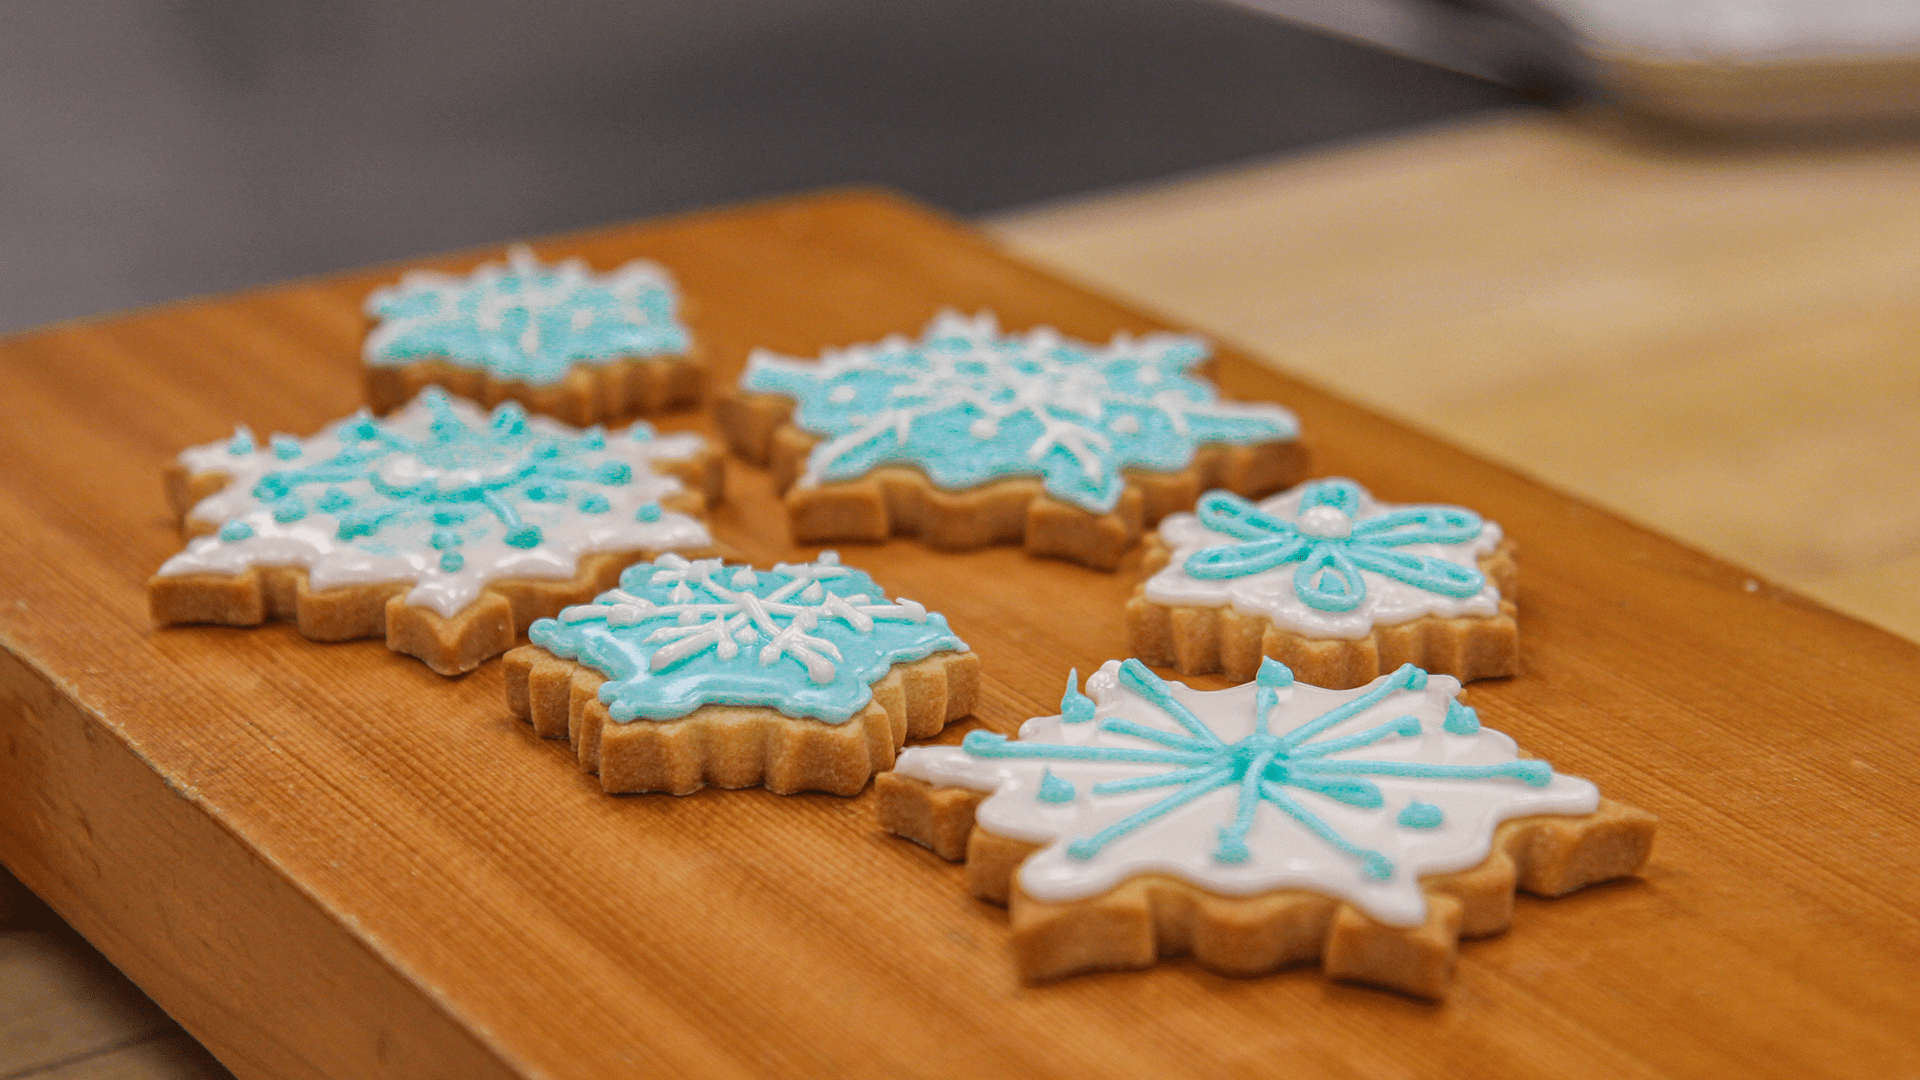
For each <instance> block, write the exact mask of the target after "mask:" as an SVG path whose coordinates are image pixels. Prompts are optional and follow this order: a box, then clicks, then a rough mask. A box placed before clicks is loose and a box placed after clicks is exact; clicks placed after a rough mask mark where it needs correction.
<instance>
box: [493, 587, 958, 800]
mask: <svg viewBox="0 0 1920 1080" xmlns="http://www.w3.org/2000/svg"><path fill="white" fill-rule="evenodd" d="M528 636H529V637H530V638H531V639H532V641H533V644H532V645H529V646H526V647H525V648H520V649H515V650H514V651H513V652H511V653H508V654H507V669H506V671H507V702H508V706H509V708H510V709H511V710H512V711H513V712H514V714H515V715H517V716H519V717H521V718H522V719H525V720H528V721H530V722H531V723H532V724H533V726H534V729H535V730H536V731H537V732H539V734H541V735H543V736H545V737H547V738H550V739H570V740H571V741H572V743H573V748H574V751H575V754H576V757H577V758H578V760H579V763H580V767H581V768H582V769H584V770H585V771H587V772H589V773H594V774H596V775H598V777H599V778H600V784H601V786H602V787H603V788H605V789H606V790H607V791H609V792H636V791H664V792H669V793H672V794H675V795H684V794H687V793H689V792H692V791H695V790H697V789H699V788H700V787H703V786H705V785H707V784H712V785H714V786H715V787H723V788H741V787H753V786H755V785H764V786H766V787H767V788H769V789H771V790H772V791H775V792H779V793H781V794H786V793H790V792H795V791H825V792H830V793H833V794H836V795H852V794H855V793H857V792H859V791H860V790H861V789H862V788H864V787H866V784H867V781H868V779H870V778H871V777H872V776H873V774H874V772H875V771H877V770H880V769H885V768H888V767H890V766H891V765H892V764H893V762H894V755H895V752H896V751H898V750H899V748H900V747H901V746H903V745H905V743H906V740H907V739H908V738H909V737H912V738H924V737H926V736H929V735H936V734H938V733H939V732H940V730H941V729H942V728H944V727H945V726H946V725H947V724H948V723H950V722H951V721H954V720H957V719H959V718H960V717H962V716H965V715H966V714H967V713H969V712H971V711H973V702H974V697H975V695H976V693H977V691H978V687H979V682H980V675H979V671H980V665H979V660H978V658H977V657H975V655H974V654H973V653H972V652H971V651H969V650H968V648H967V645H966V643H965V642H963V641H961V640H960V639H959V638H958V637H956V636H954V634H953V631H952V630H950V629H949V628H948V627H947V621H946V619H945V618H944V617H942V616H940V615H939V614H936V613H934V612H930V611H928V610H927V609H926V608H924V607H922V606H921V605H919V604H917V603H915V602H913V601H912V600H908V599H906V598H904V597H901V598H898V599H894V600H889V599H887V597H886V596H885V595H884V594H883V593H882V592H881V589H880V587H879V585H877V584H875V583H874V580H873V579H872V578H871V577H868V576H867V575H866V574H864V573H862V572H861V571H859V570H855V569H853V568H852V567H848V566H843V565H841V564H840V559H839V556H838V555H836V554H835V553H834V552H831V551H828V552H823V553H821V555H820V557H819V558H817V559H815V560H814V561H813V562H810V563H796V564H786V563H783V564H780V565H778V566H775V567H774V568H773V569H771V570H756V569H754V568H753V567H750V566H731V565H726V564H723V563H722V562H721V561H720V560H719V559H698V560H688V559H684V558H681V557H679V556H677V555H663V556H661V557H660V558H659V559H657V560H655V561H654V562H652V563H651V564H641V565H637V566H633V567H630V568H629V569H628V570H627V572H626V573H625V574H623V575H622V576H621V579H620V587H619V588H617V589H612V590H609V591H608V592H606V593H603V594H601V595H600V596H599V597H598V598H597V599H595V600H594V602H593V603H591V604H581V605H578V606H575V607H570V608H568V609H566V610H565V611H562V612H561V613H560V615H559V617H558V618H556V619H542V620H541V621H539V622H537V623H535V624H534V625H533V629H532V631H531V632H530V633H529V634H528Z"/></svg>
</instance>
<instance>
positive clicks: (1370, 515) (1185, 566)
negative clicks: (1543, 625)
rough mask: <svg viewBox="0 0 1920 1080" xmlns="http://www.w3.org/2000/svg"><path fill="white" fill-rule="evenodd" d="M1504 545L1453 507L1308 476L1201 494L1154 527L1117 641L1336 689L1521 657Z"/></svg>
mask: <svg viewBox="0 0 1920 1080" xmlns="http://www.w3.org/2000/svg"><path fill="white" fill-rule="evenodd" d="M1513 554H1514V551H1513V544H1512V543H1511V542H1510V541H1509V540H1507V538H1506V537H1505V535H1504V534H1502V532H1501V531H1500V526H1498V525H1495V524H1494V523H1493V522H1490V521H1486V520H1484V519H1483V518H1481V517H1480V515H1478V514H1476V513H1474V512H1473V511H1471V510H1466V509H1463V508H1461V507H1458V506H1431V505H1418V506H1397V505H1389V504H1385V503H1381V502H1378V501H1376V500H1375V499H1374V498H1373V496H1372V495H1370V494H1368V493H1367V491H1366V490H1365V489H1363V488H1362V487H1361V486H1360V485H1358V484H1356V483H1354V482H1353V481H1351V480H1344V479H1337V478H1336V479H1328V480H1314V481H1311V482H1309V483H1306V484H1302V485H1300V486H1299V487H1297V488H1295V489H1293V490H1291V491H1287V492H1282V493H1281V494H1279V495H1276V496H1274V497H1273V498H1270V499H1266V500H1264V501H1262V502H1260V503H1258V504H1255V503H1252V502H1249V501H1248V500H1246V499H1243V498H1241V497H1239V496H1238V495H1235V494H1233V493H1231V492H1226V491H1210V492H1208V493H1207V494H1205V495H1203V496H1201V497H1200V503H1199V507H1198V509H1197V510H1196V511H1195V512H1194V513H1191V514H1184V513H1183V514H1173V515H1170V516H1169V517H1168V518H1167V519H1166V520H1165V521H1163V522H1161V524H1160V530H1159V532H1158V534H1156V535H1155V536H1152V537H1149V538H1148V540H1147V544H1146V555H1145V558H1144V560H1143V564H1144V567H1143V568H1144V569H1145V570H1146V572H1147V573H1148V575H1149V576H1148V578H1147V579H1146V580H1145V581H1144V582H1142V583H1141V585H1140V587H1139V588H1138V589H1137V590H1135V592H1134V594H1133V597H1132V599H1130V600H1129V601H1128V602H1127V646H1128V648H1130V649H1132V650H1133V653H1134V655H1135V656H1138V657H1139V658H1140V659H1142V660H1144V661H1146V662H1147V663H1149V664H1165V665H1168V666H1170V667H1172V668H1174V669H1175V670H1176V671H1179V672H1181V673H1182V674H1186V675H1204V674H1207V673H1209V672H1214V671H1219V672H1223V673H1225V674H1226V676H1227V677H1228V678H1230V679H1235V680H1242V681H1244V680H1246V679H1251V678H1253V675H1254V672H1255V671H1257V670H1259V667H1260V663H1261V661H1262V659H1264V658H1271V659H1275V660H1278V661H1280V662H1281V663H1283V664H1286V665H1287V666H1288V667H1290V668H1291V669H1293V671H1294V672H1295V674H1296V675H1298V676H1299V678H1300V679H1301V681H1303V682H1308V683H1311V684H1313V685H1315V686H1327V687H1333V688H1335V689H1347V688H1350V687H1355V686H1360V685H1362V684H1364V683H1367V682H1370V681H1372V680H1373V679H1375V678H1377V677H1379V676H1380V675H1383V674H1385V673H1387V672H1389V671H1393V670H1395V669H1396V668H1398V667H1400V665H1402V664H1415V665H1418V666H1420V667H1422V668H1425V669H1427V670H1429V671H1433V672H1437V673H1440V674H1445V675H1452V676H1454V677H1455V678H1458V679H1460V680H1462V681H1470V680H1473V679H1484V678H1492V677H1498V676H1503V675H1513V674H1515V673H1516V672H1518V670H1519V665H1520V635H1519V626H1518V624H1517V622H1516V620H1515V615H1516V609H1515V606H1514V602H1513V596H1514V586H1515V583H1516V579H1517V578H1518V576H1519V571H1518V568H1517V566H1516V564H1515V562H1514V557H1513Z"/></svg>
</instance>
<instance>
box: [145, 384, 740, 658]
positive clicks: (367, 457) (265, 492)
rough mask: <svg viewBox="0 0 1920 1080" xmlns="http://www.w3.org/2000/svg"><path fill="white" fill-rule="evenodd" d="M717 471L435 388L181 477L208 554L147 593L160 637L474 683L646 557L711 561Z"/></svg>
mask: <svg viewBox="0 0 1920 1080" xmlns="http://www.w3.org/2000/svg"><path fill="white" fill-rule="evenodd" d="M718 470H719V460H718V458H717V457H716V456H715V455H714V454H713V453H712V452H711V451H710V450H709V449H708V447H707V446H706V443H705V441H704V440H702V439H701V438H700V437H699V436H697V435H668V436H659V435H656V434H655V433H654V432H653V430H652V429H651V428H649V427H647V426H646V425H645V424H635V425H634V426H633V427H631V428H628V429H626V430H623V431H614V432H607V431H603V430H601V429H599V428H590V429H587V430H584V431H582V430H579V429H577V428H572V427H568V426H567V425H565V424H561V423H558V422H556V421H553V420H548V419H545V418H543V417H530V416H528V415H527V414H526V411H525V410H524V409H522V408H521V407H520V406H519V405H518V404H515V403H512V402H509V403H506V404H503V405H501V406H499V407H498V408H496V409H494V410H493V412H492V413H491V414H488V413H485V412H482V411H481V410H480V409H478V408H476V407H475V406H473V405H472V404H470V403H468V402H466V401H462V400H460V399H458V398H454V397H451V396H449V395H448V394H446V393H445V392H443V391H441V390H438V389H428V390H426V391H425V392H423V393H422V394H421V395H420V397H419V398H418V399H416V400H415V401H414V402H413V403H412V404H410V405H408V406H407V407H406V408H404V409H401V410H400V411H399V412H397V413H395V414H393V415H392V416H389V417H386V418H384V419H380V418H375V417H373V416H370V415H367V414H366V413H365V412H362V413H361V414H359V415H357V416H351V417H348V418H347V419H345V420H341V421H339V422H337V423H334V424H332V425H330V426H328V427H327V428H325V429H323V430H322V431H321V432H320V433H319V434H317V435H313V436H310V437H308V438H304V439H302V438H295V437H294V436H291V435H275V436H273V437H272V438H271V439H267V440H264V441H263V440H260V439H257V438H255V437H254V435H253V433H252V432H251V431H249V430H248V429H247V428H245V427H242V428H240V429H239V430H238V431H237V432H236V433H235V434H234V436H233V438H231V439H229V440H226V441H223V442H216V443H209V444H207V445H205V446H196V447H194V448H192V449H190V450H187V451H185V452H183V453H182V454H181V455H180V457H179V460H178V461H177V462H176V464H175V465H174V467H173V468H172V470H171V471H170V473H169V476H168V484H167V489H168V497H169V499H170V500H171V501H172V503H173V506H174V509H175V512H176V513H179V514H180V515H181V516H182V518H183V519H184V526H185V528H186V530H187V532H188V533H190V534H192V535H194V536H195V539H193V540H191V541H190V542H189V543H188V544H187V548H186V550H185V551H183V552H181V553H180V554H178V555H175V556H174V557H173V558H171V559H169V560H167V562H166V563H165V565H163V566H161V567H160V571H159V573H158V574H156V575H155V576H154V577H153V578H152V579H151V580H150V581H149V582H148V596H149V602H150V604H151V607H152V613H153V619H154V621H155V623H157V624H159V625H161V626H168V625H172V624H176V623H224V624H228V625H238V626H251V625H254V624H257V623H260V622H263V621H265V620H267V619H289V620H292V621H294V622H296V623H297V624H298V625H299V628H300V632H301V633H303V634H305V635H306V636H308V637H310V638H315V639H317V640H322V641H341V640H346V639H349V638H359V637H381V636H384V637H385V638H386V639H387V644H388V645H389V646H391V647H392V648H394V649H395V650H397V651H399V652H404V653H408V654H410V655H413V656H417V657H419V658H421V659H422V660H425V661H426V662H427V664H428V666H430V667H432V668H433V669H434V670H435V671H438V672H440V673H441V674H443V675H454V674H458V673H460V672H463V671H467V670H470V669H472V668H473V667H475V666H477V665H478V664H479V663H480V662H481V661H483V660H485V659H486V658H487V657H489V656H494V655H497V654H499V653H501V652H504V651H505V650H506V649H508V648H510V647H511V646H512V645H513V641H514V638H515V636H516V634H517V633H519V632H520V631H521V630H524V629H525V627H526V626H527V624H529V623H531V622H532V621H533V620H534V619H536V618H538V617H540V616H542V615H550V614H553V613H554V612H557V611H559V610H560V609H561V608H562V607H565V606H566V605H568V604H571V603H576V602H579V601H581V600H585V599H588V598H589V597H591V596H593V595H594V594H595V593H597V592H599V591H600V590H602V589H604V588H606V587H607V586H608V585H611V584H612V583H613V582H614V581H615V580H617V579H618V575H619V572H620V569H621V567H623V566H625V565H627V564H628V563H630V562H633V561H635V560H636V559H643V558H644V559H650V558H652V557H653V556H655V555H656V554H659V553H661V552H666V551H694V552H696V553H698V552H704V551H706V550H708V549H710V548H711V547H712V544H713V539H712V537H711V536H710V535H708V533H707V529H706V526H705V525H703V524H702V523H701V522H700V520H699V519H698V518H697V517H694V516H690V512H691V513H703V512H704V509H705V505H706V501H707V496H708V495H709V494H711V495H712V496H714V497H718V494H719V480H720V474H719V471H718ZM689 484H691V485H693V486H691V487H690V486H689Z"/></svg>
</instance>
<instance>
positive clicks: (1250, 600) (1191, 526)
mask: <svg viewBox="0 0 1920 1080" xmlns="http://www.w3.org/2000/svg"><path fill="white" fill-rule="evenodd" d="M1305 490H1306V486H1305V485H1301V486H1300V487H1296V488H1293V489H1291V490H1288V491H1284V492H1281V493H1280V494H1278V495H1275V496H1273V497H1272V498H1270V499H1267V500H1265V501H1263V502H1261V503H1259V504H1258V506H1259V507H1260V509H1261V510H1262V511H1264V512H1265V513H1267V514H1270V515H1272V516H1273V517H1276V518H1279V519H1281V520H1283V521H1287V522H1290V523H1292V524H1293V525H1294V526H1295V527H1296V528H1299V529H1300V531H1301V532H1302V533H1303V534H1306V535H1309V536H1318V535H1324V534H1326V533H1328V532H1329V531H1332V532H1333V533H1335V534H1336V535H1344V532H1342V531H1341V530H1340V529H1338V528H1332V527H1331V526H1329V525H1326V524H1323V523H1322V522H1320V521H1319V520H1318V518H1316V515H1325V516H1328V517H1341V518H1342V519H1343V520H1344V515H1340V514H1339V512H1338V511H1332V510H1330V509H1329V508H1327V507H1315V508H1313V509H1311V510H1308V511H1307V513H1306V514H1305V515H1302V514H1301V513H1300V510H1299V507H1300V499H1301V496H1302V495H1303V494H1304V492H1305ZM1360 505H1361V513H1360V515H1359V516H1360V517H1363V518H1364V517H1372V516H1374V515H1376V514H1384V513H1389V512H1391V511H1394V510H1401V509H1406V508H1407V507H1408V506H1411V505H1416V504H1399V503H1382V502H1377V501H1375V500H1374V498H1373V496H1372V495H1371V494H1367V493H1364V492H1363V494H1362V496H1361V501H1360ZM1303 517H1304V520H1303ZM1346 528H1347V529H1350V528H1351V525H1350V524H1347V525H1346ZM1500 538H1501V532H1500V526H1498V525H1495V524H1494V523H1493V522H1491V521H1489V522H1486V523H1485V526H1484V527H1483V528H1482V529H1481V530H1480V535H1479V536H1477V537H1475V538H1474V539H1472V540H1470V541H1468V542H1466V543H1464V544H1407V545H1405V546H1403V547H1398V548H1395V549H1394V550H1395V551H1401V552H1405V553H1406V554H1409V555H1426V556H1431V557H1433V558H1436V559H1445V560H1446V561H1448V562H1451V563H1457V564H1458V565H1460V566H1465V567H1469V568H1471V569H1475V570H1478V569H1479V567H1480V558H1481V557H1482V556H1484V555H1490V554H1492V553H1493V551H1494V549H1496V548H1498V547H1499V546H1500ZM1160 539H1161V540H1162V541H1163V542H1165V543H1166V545H1167V547H1168V548H1169V549H1171V550H1172V553H1173V557H1172V559H1171V560H1170V561H1169V562H1168V563H1167V565H1166V566H1164V567H1162V568H1161V570H1160V572H1159V573H1157V574H1154V575H1153V576H1152V577H1150V578H1148V579H1147V585H1146V597H1147V599H1148V600H1151V601H1153V602H1154V603H1156V604H1165V605H1168V606H1169V607H1225V606H1228V605H1231V606H1232V607H1233V609H1234V610H1235V611H1238V612H1240V613H1241V614H1243V615H1253V616H1256V617H1260V618H1266V619H1270V620H1272V622H1273V624H1274V625H1275V626H1278V627H1280V628H1281V629H1282V630H1291V631H1293V632H1294V633H1296V634H1301V635H1303V636H1305V637H1310V638H1345V639H1348V640H1355V639H1359V638H1364V637H1366V636H1367V635H1368V634H1371V633H1373V629H1374V627H1376V626H1398V625H1399V624H1401V623H1404V622H1411V621H1413V620H1414V619H1418V618H1420V617H1422V616H1425V615H1437V616H1439V617H1441V618H1458V617H1474V616H1482V617H1489V616H1493V615H1497V614H1499V613H1500V590H1499V588H1498V587H1497V586H1495V585H1494V583H1493V582H1492V581H1491V580H1489V581H1488V582H1487V584H1486V587H1485V588H1483V589H1481V590H1480V591H1479V592H1478V593H1477V594H1475V595H1473V596H1469V597H1465V598H1462V599H1455V598H1454V597H1451V596H1443V595H1441V594H1440V593H1436V592H1428V591H1427V590H1425V589H1422V588H1419V587H1417V586H1414V585H1408V584H1405V583H1403V582H1399V581H1395V580H1394V579H1393V578H1390V577H1387V576H1385V575H1382V574H1376V573H1374V572H1372V571H1370V570H1362V571H1361V572H1360V576H1361V579H1362V580H1364V581H1365V582H1366V585H1367V595H1366V599H1364V600H1362V601H1361V603H1360V606H1359V607H1357V608H1355V609H1354V610H1352V611H1321V610H1319V609H1318V608H1314V607H1311V606H1309V605H1308V604H1307V603H1306V602H1305V601H1303V600H1301V599H1300V597H1299V595H1298V594H1296V593H1295V592H1294V587H1293V574H1294V570H1295V569H1296V568H1297V567H1298V566H1299V565H1300V564H1299V563H1284V564H1282V565H1280V566H1276V567H1274V568H1273V569H1271V570H1266V571H1262V572H1261V573H1258V574H1250V575H1248V576H1246V577H1241V578H1224V579H1219V580H1208V579H1202V578H1196V577H1193V576H1191V575H1189V574H1188V573H1187V572H1186V562H1187V558H1188V557H1189V556H1191V555H1193V554H1194V553H1195V552H1197V551H1199V550H1201V549H1202V548H1209V547H1215V546H1218V545H1221V544H1232V543H1235V542H1236V541H1237V538H1236V537H1233V536H1229V535H1227V534H1226V533H1221V532H1215V531H1214V530H1212V529H1209V528H1207V527H1206V526H1205V525H1202V524H1201V523H1200V519H1199V518H1198V517H1196V516H1194V515H1193V514H1191V513H1184V512H1183V513H1178V514H1169V515H1167V518H1166V519H1165V520H1164V521H1162V522H1161V523H1160Z"/></svg>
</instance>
